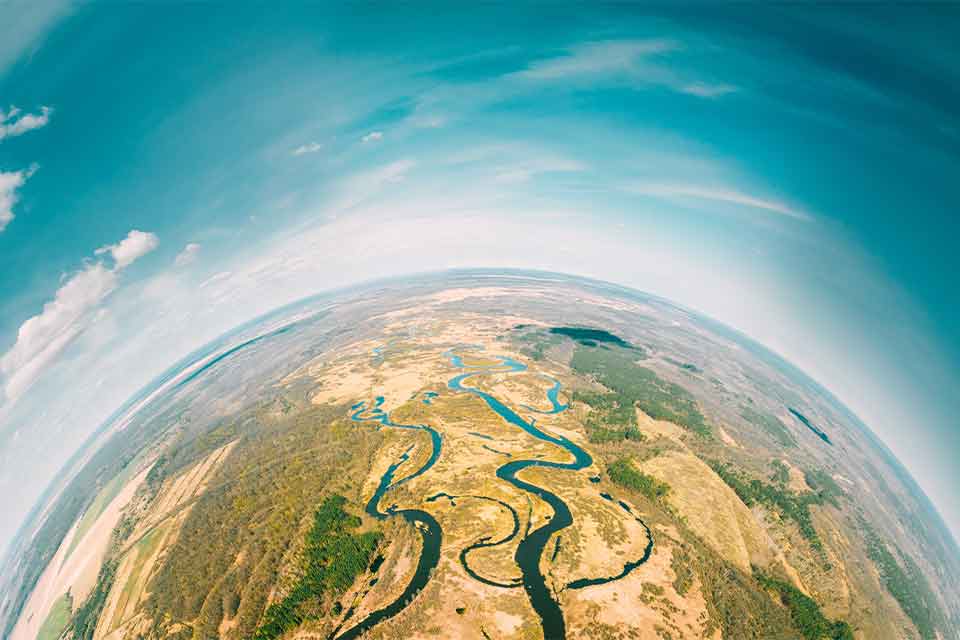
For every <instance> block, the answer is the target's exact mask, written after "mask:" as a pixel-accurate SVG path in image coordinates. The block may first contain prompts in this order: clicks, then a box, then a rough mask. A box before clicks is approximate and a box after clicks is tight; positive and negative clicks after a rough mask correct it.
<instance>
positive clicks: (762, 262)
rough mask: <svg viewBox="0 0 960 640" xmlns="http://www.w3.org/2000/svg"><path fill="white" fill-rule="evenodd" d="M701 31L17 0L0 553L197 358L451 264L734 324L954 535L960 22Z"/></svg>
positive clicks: (633, 14) (862, 21) (530, 8)
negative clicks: (542, 272) (68, 468)
mask: <svg viewBox="0 0 960 640" xmlns="http://www.w3.org/2000/svg"><path fill="white" fill-rule="evenodd" d="M684 7H685V8H684V10H683V11H679V10H676V9H672V8H670V7H669V6H665V7H659V6H657V5H648V6H644V7H638V6H617V7H612V6H605V5H599V4H597V5H583V4H580V3H578V4H576V5H572V6H568V7H564V6H560V5H553V4H550V5H545V4H537V5H525V6H524V5H521V6H519V7H518V6H513V5H511V6H507V5H505V4H504V5H498V4H492V3H490V4H486V3H485V4H481V5H480V6H474V7H470V8H469V9H468V8H466V7H465V6H459V7H451V6H450V5H447V4H434V5H428V4H406V3H404V4H403V5H402V6H395V7H391V6H387V5H374V4H372V3H362V4H358V5H351V6H350V7H349V8H345V7H343V6H339V7H324V6H297V7H296V8H291V6H289V5H288V6H286V7H285V8H284V9H283V10H277V9H273V8H270V7H267V6H251V5H246V4H244V5H241V6H232V7H231V8H230V10H229V11H227V10H226V8H225V7H223V6H219V5H217V4H213V3H202V4H201V3H193V4H190V5H158V4H153V3H137V4H133V3H127V4H116V3H111V4H66V3H57V2H44V1H39V2H32V3H19V2H13V3H4V4H0V514H2V517H0V552H2V549H4V548H5V547H6V546H7V545H8V544H9V542H10V540H11V538H12V536H13V534H14V532H15V531H16V529H17V528H18V527H19V525H20V524H21V522H22V521H23V518H24V517H25V516H26V514H27V512H28V511H29V510H30V508H31V507H32V506H33V505H34V504H35V503H36V501H37V499H38V498H39V496H40V494H41V493H42V492H43V490H44V488H45V487H46V486H48V485H49V483H50V482H51V481H52V480H53V479H54V478H55V477H56V475H57V473H58V471H60V469H61V468H62V466H63V464H64V463H65V461H66V460H67V459H68V458H69V457H70V455H71V454H73V453H74V452H75V451H76V450H77V449H78V448H79V447H80V445H81V444H82V443H83V441H84V440H85V439H86V437H88V436H89V435H90V434H91V433H92V432H93V431H95V430H96V429H97V427H98V426H99V425H100V424H101V423H102V422H103V421H104V420H105V419H106V418H107V417H108V416H109V415H110V414H111V413H112V412H113V411H114V410H116V409H117V408H118V407H119V406H120V405H121V404H122V403H123V402H124V401H125V400H127V399H128V398H129V397H130V396H131V395H132V394H133V393H135V392H136V391H137V390H138V389H140V388H141V387H143V386H144V385H146V384H147V383H148V382H149V381H150V380H151V379H152V378H154V377H155V376H156V375H158V374H159V373H161V372H162V371H163V370H164V369H166V368H167V367H168V366H170V365H171V364H173V363H174V362H175V361H177V360H178V359H180V358H181V357H183V356H184V355H186V354H187V353H188V352H189V351H191V350H193V349H195V348H197V347H199V346H201V345H203V344H205V343H206V342H208V341H209V340H211V339H213V338H215V337H217V336H218V335H220V334H222V333H223V332H225V331H227V330H229V329H231V328H232V327H234V326H236V325H238V324H240V323H241V322H244V321H247V320H249V319H251V318H253V317H255V316H257V315H259V314H261V313H264V312H266V311H269V310H271V309H272V308H275V307H277V306H280V305H282V304H285V303H288V302H291V301H293V300H296V299H299V298H302V297H304V296H307V295H310V294H314V293H317V292H320V291H323V290H325V289H329V288H332V287H338V286H344V285H348V284H352V283H356V282H360V281H363V280H366V279H370V278H376V277H383V276H390V275H396V274H403V273H414V272H422V271H430V270H437V269H447V268H454V267H519V268H534V269H547V270H552V271H560V272H568V273H573V274H578V275H584V276H590V277H595V278H600V279H604V280H609V281H613V282H616V283H619V284H624V285H627V286H631V287H634V288H637V289H640V290H643V291H647V292H651V293H654V294H657V295H661V296H663V297H666V298H668V299H671V300H674V301H676V302H678V303H680V304H682V305H685V306H687V307H690V308H693V309H696V310H698V311H701V312H703V313H705V314H706V315H709V316H712V317H714V318H716V319H718V320H720V321H722V322H725V323H727V324H729V325H731V326H733V327H736V328H737V329H740V330H741V331H743V332H744V333H746V334H747V335H749V336H751V337H752V338H754V339H756V340H758V341H759V342H761V343H762V344H764V345H766V346H767V347H769V348H771V349H773V350H774V351H776V352H778V353H780V354H781V355H783V356H784V357H786V358H787V359H788V360H790V361H791V362H793V363H794V364H796V365H797V366H799V367H800V368H801V369H803V370H804V371H806V372H807V373H808V374H810V375H811V376H812V377H813V378H814V379H816V380H817V381H818V382H820V383H821V384H823V385H824V386H826V387H827V388H828V389H830V390H831V391H833V392H834V393H835V394H836V395H837V396H838V397H839V398H840V399H841V400H842V401H844V402H845V403H846V404H847V405H848V406H850V407H851V408H852V409H853V410H854V411H855V412H856V413H857V414H858V415H859V416H860V417H861V418H862V419H863V420H864V421H865V422H866V423H867V424H868V425H869V426H870V427H871V429H872V430H873V431H875V432H876V434H877V435H878V436H879V437H880V439H881V440H883V442H885V443H886V444H887V445H888V446H889V447H890V448H891V450H892V451H893V452H894V453H895V455H896V456H897V457H898V458H899V459H900V460H901V461H902V462H903V463H904V465H905V466H906V467H907V469H908V470H909V471H910V472H911V473H912V474H913V475H914V477H915V478H916V479H917V481H918V482H919V484H920V486H921V487H922V488H923V489H924V491H925V492H926V493H927V494H928V495H929V496H930V497H931V499H932V500H933V502H934V504H935V505H936V507H937V508H938V509H939V511H940V512H941V514H942V515H943V516H944V518H945V519H946V521H947V523H948V525H949V526H950V527H951V529H952V531H953V533H954V536H955V537H960V503H958V501H957V500H956V492H957V489H958V487H960V466H958V465H957V464H956V462H955V461H956V460H957V459H958V457H960V425H958V424H957V417H956V416H957V415H960V394H958V393H956V391H957V389H960V285H958V282H957V276H956V274H957V273H960V257H958V256H960V252H958V251H957V249H956V243H957V241H956V238H957V233H958V231H960V222H958V220H957V213H958V211H960V181H958V180H957V177H958V176H960V41H958V39H957V38H956V37H955V36H956V34H957V33H960V9H958V8H957V6H956V5H953V6H951V5H949V4H946V3H944V4H942V5H937V6H931V7H924V6H919V5H914V6H903V5H900V6H892V5H885V6H867V5H860V4H857V5H850V6H847V7H837V8H829V7H826V6H824V5H817V6H816V7H815V8H814V7H810V8H807V7H803V6H747V5H734V6H724V7H719V6H718V7H713V8H711V7H709V6H704V7H700V8H696V7H693V6H691V5H684Z"/></svg>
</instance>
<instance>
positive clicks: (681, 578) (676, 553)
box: [670, 543, 694, 596]
mask: <svg viewBox="0 0 960 640" xmlns="http://www.w3.org/2000/svg"><path fill="white" fill-rule="evenodd" d="M670 568H671V569H673V574H674V575H675V576H676V577H675V578H674V580H673V589H674V591H676V592H677V594H678V595H681V596H685V595H687V591H689V590H690V587H692V586H693V575H694V573H693V567H692V566H691V558H690V552H689V550H688V549H687V547H686V545H683V544H682V543H681V544H680V545H677V546H675V547H674V548H673V550H672V554H671V556H670Z"/></svg>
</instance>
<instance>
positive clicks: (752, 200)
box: [627, 183, 810, 220]
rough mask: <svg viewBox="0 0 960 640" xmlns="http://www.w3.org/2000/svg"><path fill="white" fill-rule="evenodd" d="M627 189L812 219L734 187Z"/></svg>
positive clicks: (657, 185) (647, 185)
mask: <svg viewBox="0 0 960 640" xmlns="http://www.w3.org/2000/svg"><path fill="white" fill-rule="evenodd" d="M627 190H628V191H630V192H631V193H636V194H638V195H644V196H652V197H654V198H667V199H673V198H678V199H680V198H693V199H696V200H709V201H714V202H722V203H727V204H737V205H743V206H746V207H751V208H753V209H760V210H763V211H767V212H770V213H777V214H780V215H784V216H788V217H791V218H796V219H797V220H810V216H809V215H808V214H806V213H804V212H803V211H800V210H798V209H796V208H794V207H791V206H790V205H787V204H785V203H783V202H779V201H777V200H769V199H765V198H758V197H756V196H752V195H750V194H746V193H742V192H740V191H736V190H733V189H726V188H713V187H703V186H700V185H691V184H671V183H666V184H663V183H643V184H639V185H633V186H631V187H629V188H628V189H627Z"/></svg>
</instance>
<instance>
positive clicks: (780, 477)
mask: <svg viewBox="0 0 960 640" xmlns="http://www.w3.org/2000/svg"><path fill="white" fill-rule="evenodd" d="M770 466H771V467H773V474H772V475H771V476H770V480H772V481H773V482H776V483H777V484H787V483H788V482H790V467H788V466H787V465H785V464H783V462H782V461H780V460H774V461H773V462H771V463H770Z"/></svg>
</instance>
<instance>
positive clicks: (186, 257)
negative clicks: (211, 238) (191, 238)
mask: <svg viewBox="0 0 960 640" xmlns="http://www.w3.org/2000/svg"><path fill="white" fill-rule="evenodd" d="M199 252H200V245H199V244H198V243H196V242H188V243H187V245H186V246H185V247H184V248H183V250H182V251H180V253H178V254H177V257H176V258H174V260H173V266H175V267H185V266H187V265H188V264H191V263H192V262H193V261H194V260H196V259H197V254H198V253H199Z"/></svg>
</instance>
